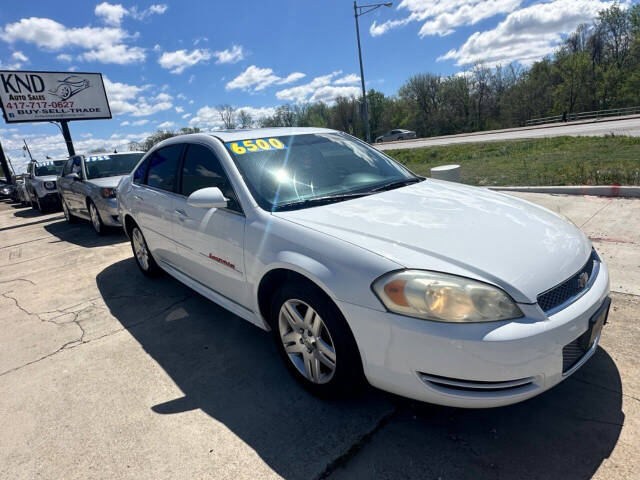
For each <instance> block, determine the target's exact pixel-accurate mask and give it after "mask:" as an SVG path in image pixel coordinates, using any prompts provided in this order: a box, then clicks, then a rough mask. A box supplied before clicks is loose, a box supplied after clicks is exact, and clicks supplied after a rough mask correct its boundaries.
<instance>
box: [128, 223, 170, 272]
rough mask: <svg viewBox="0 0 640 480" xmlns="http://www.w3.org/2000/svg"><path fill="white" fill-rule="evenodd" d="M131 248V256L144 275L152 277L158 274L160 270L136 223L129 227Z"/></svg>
mask: <svg viewBox="0 0 640 480" xmlns="http://www.w3.org/2000/svg"><path fill="white" fill-rule="evenodd" d="M129 236H130V237H131V250H133V258H135V259H136V263H137V264H138V268H139V269H140V271H141V272H142V274H143V275H144V276H146V277H150V278H154V277H158V276H160V274H161V273H162V270H161V269H160V267H159V266H158V264H157V263H156V261H155V259H154V258H153V255H151V252H150V251H149V247H148V246H147V241H146V240H145V238H144V235H142V231H141V230H140V228H139V227H138V226H137V225H134V226H133V228H131V234H130V235H129Z"/></svg>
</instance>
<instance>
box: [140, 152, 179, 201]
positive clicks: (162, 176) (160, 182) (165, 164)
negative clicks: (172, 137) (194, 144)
mask: <svg viewBox="0 0 640 480" xmlns="http://www.w3.org/2000/svg"><path fill="white" fill-rule="evenodd" d="M182 149H183V145H182V144H175V145H169V146H168V147H164V148H161V149H159V150H157V151H155V152H154V153H153V154H152V156H151V158H150V160H149V170H148V173H147V185H148V186H150V187H154V188H159V189H161V190H166V191H168V192H175V191H176V175H177V172H178V164H179V163H180V156H181V155H182Z"/></svg>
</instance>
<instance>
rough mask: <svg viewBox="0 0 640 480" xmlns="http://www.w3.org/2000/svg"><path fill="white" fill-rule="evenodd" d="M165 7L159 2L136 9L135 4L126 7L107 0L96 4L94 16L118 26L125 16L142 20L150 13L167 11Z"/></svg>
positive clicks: (108, 23)
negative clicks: (142, 8)
mask: <svg viewBox="0 0 640 480" xmlns="http://www.w3.org/2000/svg"><path fill="white" fill-rule="evenodd" d="M167 8H168V7H167V6H166V5H164V4H160V5H151V6H150V7H149V8H147V9H144V10H138V7H136V6H134V7H131V8H130V9H127V8H125V7H123V6H122V5H120V4H119V3H118V4H112V3H108V2H102V3H100V4H98V5H96V8H95V10H94V13H95V14H96V16H98V17H100V18H101V19H102V21H103V22H104V23H106V24H107V25H112V26H114V27H118V26H120V24H121V23H122V19H123V18H124V17H125V16H130V17H132V18H135V19H136V20H144V19H145V18H147V17H148V16H150V15H162V14H163V13H164V12H166V11H167Z"/></svg>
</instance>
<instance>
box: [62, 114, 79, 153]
mask: <svg viewBox="0 0 640 480" xmlns="http://www.w3.org/2000/svg"><path fill="white" fill-rule="evenodd" d="M60 126H61V127H62V136H63V137H64V141H65V143H66V144H67V150H68V151H69V156H70V157H73V156H74V155H75V154H76V149H75V148H73V140H71V132H69V122H68V120H60Z"/></svg>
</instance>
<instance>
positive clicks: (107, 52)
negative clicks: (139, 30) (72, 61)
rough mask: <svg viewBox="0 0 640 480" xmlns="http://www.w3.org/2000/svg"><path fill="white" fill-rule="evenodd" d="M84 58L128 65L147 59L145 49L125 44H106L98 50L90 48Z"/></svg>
mask: <svg viewBox="0 0 640 480" xmlns="http://www.w3.org/2000/svg"><path fill="white" fill-rule="evenodd" d="M82 58H83V59H84V60H87V61H93V60H96V61H98V62H101V63H115V64H118V65H126V64H129V63H137V62H142V61H143V60H144V59H145V53H144V49H143V48H140V47H129V46H127V45H124V44H119V45H104V46H103V47H101V48H99V49H97V50H90V51H88V52H86V53H84V54H83V55H82Z"/></svg>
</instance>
